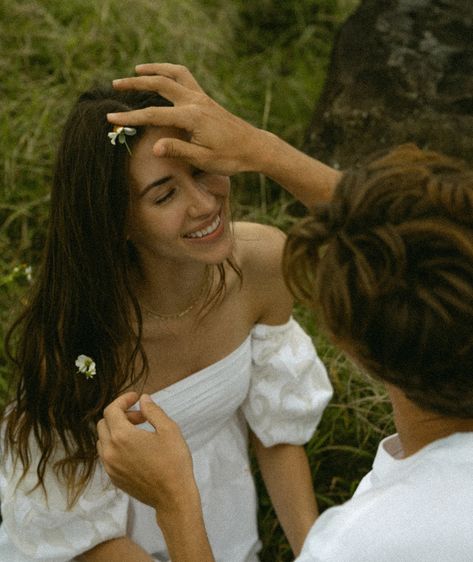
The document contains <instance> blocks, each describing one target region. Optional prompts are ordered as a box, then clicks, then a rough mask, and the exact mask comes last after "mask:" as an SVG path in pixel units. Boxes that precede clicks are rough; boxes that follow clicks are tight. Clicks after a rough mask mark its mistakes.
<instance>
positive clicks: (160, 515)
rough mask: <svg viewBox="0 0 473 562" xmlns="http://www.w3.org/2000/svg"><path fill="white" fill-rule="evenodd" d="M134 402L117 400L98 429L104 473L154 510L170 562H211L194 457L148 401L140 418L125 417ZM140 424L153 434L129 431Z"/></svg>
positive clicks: (168, 420)
mask: <svg viewBox="0 0 473 562" xmlns="http://www.w3.org/2000/svg"><path fill="white" fill-rule="evenodd" d="M137 400H138V395H137V394H136V393H135V392H129V393H127V394H123V395H122V396H119V397H118V398H117V399H116V400H114V401H113V402H112V403H111V404H110V405H109V406H107V408H106V409H105V411H104V417H103V419H102V420H100V421H99V423H98V424H97V430H98V434H99V440H98V441H97V451H98V453H99V455H100V458H101V459H102V462H103V464H104V466H105V470H106V471H107V472H108V474H109V476H110V478H111V479H112V482H113V483H114V484H116V485H117V486H118V487H119V488H121V489H122V490H124V491H125V492H127V493H128V494H130V495H131V496H134V497H135V498H137V499H138V500H140V501H142V502H143V503H146V504H148V505H151V506H152V507H154V508H155V510H156V522H157V523H158V525H159V526H160V528H161V531H162V533H163V535H164V539H165V541H166V544H167V547H168V551H169V555H170V558H171V559H172V560H176V561H179V562H194V561H195V560H199V561H200V562H214V557H213V554H212V550H211V548H210V544H209V541H208V538H207V534H206V531H205V526H204V518H203V514H202V506H201V503H200V496H199V492H198V490H197V486H196V483H195V480H194V473H193V471H192V457H191V454H190V451H189V448H188V447H187V444H186V442H185V440H184V438H183V437H182V434H181V431H180V429H179V427H178V425H177V424H176V423H175V422H174V421H173V420H171V418H169V417H168V416H167V415H166V414H165V413H164V412H163V410H162V409H161V408H160V407H159V406H157V405H156V404H155V403H154V402H153V401H152V400H151V398H150V397H149V396H147V395H143V396H142V397H141V399H140V407H141V412H128V409H129V408H130V407H131V406H133V404H135V403H136V401H137ZM143 421H148V422H150V423H151V425H152V426H153V427H154V429H155V431H154V432H150V431H145V430H144V429H138V428H137V427H135V426H134V425H133V423H141V422H143ZM124 559H126V560H131V559H132V558H131V556H130V557H127V558H121V560H124ZM135 559H136V560H138V557H137V556H134V555H133V560H135ZM144 559H145V558H143V560H144ZM140 560H141V558H140Z"/></svg>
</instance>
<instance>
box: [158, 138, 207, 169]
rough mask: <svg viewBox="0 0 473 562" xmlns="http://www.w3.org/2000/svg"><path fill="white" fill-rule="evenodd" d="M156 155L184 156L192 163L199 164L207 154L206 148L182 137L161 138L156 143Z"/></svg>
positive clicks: (184, 158)
mask: <svg viewBox="0 0 473 562" xmlns="http://www.w3.org/2000/svg"><path fill="white" fill-rule="evenodd" d="M153 152H154V153H155V154H156V156H164V157H166V158H182V159H183V160H185V161H186V162H189V163H190V164H192V165H198V164H199V163H200V162H201V161H203V159H204V158H205V156H206V149H205V148H203V147H201V146H197V145H196V144H194V143H191V142H186V141H183V140H181V139H174V138H173V139H159V141H158V142H157V143H156V144H155V145H154V147H153Z"/></svg>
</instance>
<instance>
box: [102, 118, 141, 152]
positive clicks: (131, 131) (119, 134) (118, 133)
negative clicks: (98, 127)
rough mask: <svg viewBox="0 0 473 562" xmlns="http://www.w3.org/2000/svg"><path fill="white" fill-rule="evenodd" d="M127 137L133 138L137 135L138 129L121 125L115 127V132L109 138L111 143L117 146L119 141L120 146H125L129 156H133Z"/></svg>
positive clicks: (109, 134)
mask: <svg viewBox="0 0 473 562" xmlns="http://www.w3.org/2000/svg"><path fill="white" fill-rule="evenodd" d="M126 135H128V136H129V137H132V136H133V135H136V129H135V128H134V127H121V126H119V125H114V127H113V131H112V132H110V133H108V138H109V139H110V142H111V143H112V144H113V146H115V145H116V144H117V139H118V142H119V143H120V144H124V145H125V146H126V149H127V150H128V152H129V154H131V150H130V147H129V146H128V143H127V142H126Z"/></svg>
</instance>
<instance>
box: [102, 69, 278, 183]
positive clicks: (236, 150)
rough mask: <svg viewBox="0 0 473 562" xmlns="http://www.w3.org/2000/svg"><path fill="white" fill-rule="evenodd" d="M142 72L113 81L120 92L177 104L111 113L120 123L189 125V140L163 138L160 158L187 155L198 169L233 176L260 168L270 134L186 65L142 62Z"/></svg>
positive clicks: (157, 150)
mask: <svg viewBox="0 0 473 562" xmlns="http://www.w3.org/2000/svg"><path fill="white" fill-rule="evenodd" d="M136 72H137V73H138V74H140V76H136V77H132V78H123V79H120V80H114V82H113V87H114V88H116V89H120V90H148V91H155V92H158V93H160V94H161V95H162V96H163V97H165V98H166V99H168V100H169V101H171V102H173V104H174V107H147V108H145V109H139V110H134V111H128V112H125V113H110V114H108V120H109V121H110V122H111V123H114V124H116V125H138V126H139V125H155V126H162V127H177V128H179V129H185V130H186V131H188V133H189V135H190V139H189V142H186V141H184V140H180V139H175V138H164V139H160V140H159V141H157V143H156V144H155V145H154V149H153V150H154V152H155V154H156V155H157V156H166V157H168V158H173V157H174V158H183V159H185V160H186V161H188V162H189V163H190V164H191V165H192V166H195V167H196V168H199V169H203V170H206V171H207V172H210V173H214V174H220V175H226V176H230V175H233V174H235V173H237V172H244V171H259V170H258V167H259V166H260V163H261V157H262V150H263V148H264V144H265V138H266V136H267V135H269V133H266V132H265V131H262V130H260V129H257V128H256V127H253V126H252V125H250V124H249V123H247V122H246V121H243V120H242V119H240V118H239V117H236V116H235V115H233V114H232V113H230V112H228V111H227V110H226V109H224V108H223V107H222V106H220V105H219V104H218V103H217V102H215V101H214V100H213V99H211V98H210V97H209V96H208V95H207V94H205V92H204V91H203V90H202V88H201V87H200V86H199V84H198V83H197V82H196V80H195V78H194V77H193V76H192V74H191V73H190V72H189V70H188V69H187V68H185V67H184V66H180V65H175V64H168V63H154V64H141V65H138V66H137V67H136Z"/></svg>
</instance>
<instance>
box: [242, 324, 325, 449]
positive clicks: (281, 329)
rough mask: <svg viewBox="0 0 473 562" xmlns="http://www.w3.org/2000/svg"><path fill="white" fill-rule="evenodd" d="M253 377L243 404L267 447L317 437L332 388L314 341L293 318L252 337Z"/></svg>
mask: <svg viewBox="0 0 473 562" xmlns="http://www.w3.org/2000/svg"><path fill="white" fill-rule="evenodd" d="M251 336H252V337H251V343H252V375H251V382H250V389H249V393H248V396H247V398H246V400H245V402H244V403H243V405H242V410H243V413H244V415H245V417H246V419H247V421H248V424H249V426H250V427H251V429H252V430H253V432H254V433H255V434H256V436H257V437H258V438H259V439H260V441H261V442H262V443H263V445H264V446H265V447H271V446H273V445H276V444H280V443H289V444H293V445H302V444H304V443H306V442H307V441H308V440H309V439H310V438H311V437H312V434H313V432H314V431H315V428H316V427H317V424H318V423H319V421H320V418H321V417H322V413H323V411H324V409H325V407H326V405H327V403H328V402H329V400H330V398H331V397H332V393H333V391H332V385H331V384H330V381H329V379H328V376H327V371H326V369H325V367H324V365H323V363H322V362H321V360H320V359H319V357H318V355H317V352H316V350H315V348H314V345H313V343H312V340H311V338H310V337H309V336H308V335H307V334H306V333H305V332H304V331H303V329H302V328H301V327H300V326H299V324H298V323H297V322H296V321H295V320H294V319H293V318H291V319H290V320H289V321H288V322H287V323H286V324H282V325H280V326H269V325H265V324H257V325H256V326H255V327H254V328H253V330H252V333H251Z"/></svg>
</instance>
